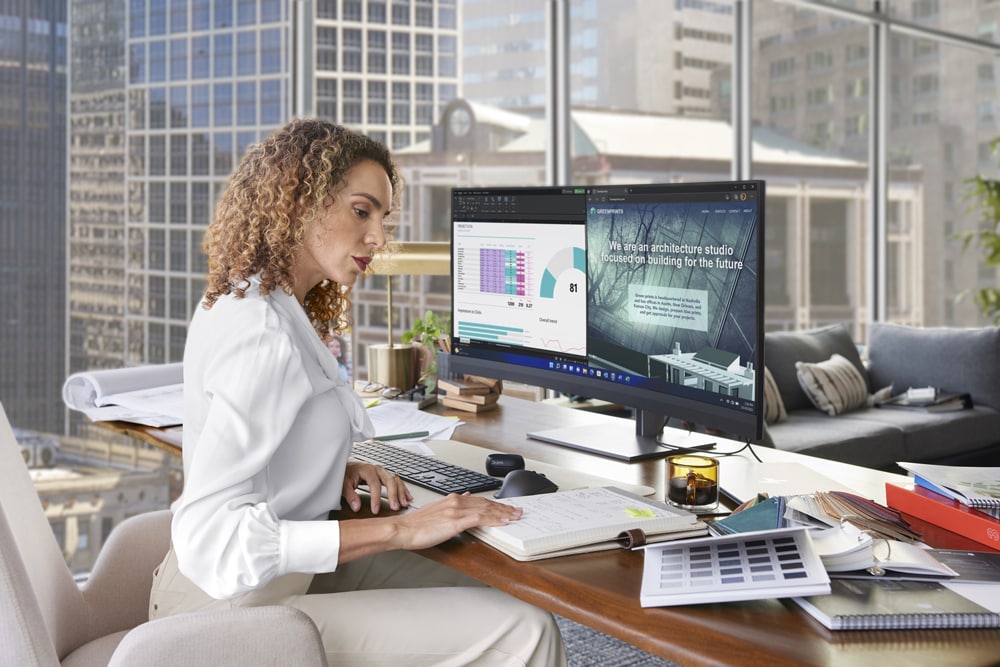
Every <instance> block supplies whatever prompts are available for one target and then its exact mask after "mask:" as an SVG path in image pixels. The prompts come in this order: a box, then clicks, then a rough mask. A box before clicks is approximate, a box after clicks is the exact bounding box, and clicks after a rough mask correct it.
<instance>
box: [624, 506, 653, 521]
mask: <svg viewBox="0 0 1000 667" xmlns="http://www.w3.org/2000/svg"><path fill="white" fill-rule="evenodd" d="M625 511H626V512H627V513H628V515H629V516H630V517H632V518H633V519H653V518H655V517H656V512H654V511H653V510H651V509H644V508H639V507H626V508H625Z"/></svg>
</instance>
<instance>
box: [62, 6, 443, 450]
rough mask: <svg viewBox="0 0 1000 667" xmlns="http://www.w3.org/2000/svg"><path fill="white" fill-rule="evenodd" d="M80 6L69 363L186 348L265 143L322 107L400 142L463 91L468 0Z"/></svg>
mask: <svg viewBox="0 0 1000 667" xmlns="http://www.w3.org/2000/svg"><path fill="white" fill-rule="evenodd" d="M70 20H71V26H72V35H73V39H72V41H71V59H72V62H73V78H72V82H71V88H70V102H69V104H70V120H71V131H70V151H69V160H70V164H71V167H70V171H71V178H70V205H69V216H70V233H69V248H70V252H69V258H68V266H69V297H70V301H69V335H70V337H71V344H70V345H69V346H68V349H69V354H70V355H71V357H70V361H69V369H68V370H69V372H70V373H72V372H76V371H79V370H84V369H99V368H113V367H119V366H122V365H125V366H131V365H137V364H142V363H163V362H171V361H179V360H180V359H181V357H182V354H183V348H184V341H185V338H186V333H187V323H188V320H189V319H190V317H191V313H192V312H193V310H194V308H195V307H196V304H197V302H198V300H199V298H200V296H201V293H202V291H203V289H204V275H205V273H206V271H207V265H206V264H205V260H204V257H203V255H202V254H201V251H200V244H201V239H202V235H203V230H204V227H205V226H206V225H207V224H208V221H209V220H210V218H211V215H212V208H213V206H214V202H215V200H216V198H217V196H218V194H219V193H220V192H221V190H222V188H223V187H224V186H225V182H226V179H227V178H228V176H229V174H230V173H231V171H232V170H233V168H234V167H235V165H236V163H237V161H238V160H239V158H240V156H241V155H242V154H243V153H244V152H245V151H246V149H247V147H248V146H249V145H250V144H252V143H254V142H256V141H258V140H259V139H261V138H262V137H264V136H266V135H267V134H269V133H270V132H271V131H273V130H274V129H276V128H277V127H280V126H281V125H283V124H284V123H285V122H286V121H287V120H288V119H289V118H291V117H292V116H293V115H314V114H315V115H319V116H321V117H324V118H328V119H330V120H332V121H335V122H339V123H342V124H345V125H347V126H349V127H352V128H354V129H357V130H359V131H362V132H365V133H368V134H370V135H372V136H374V137H375V138H377V139H379V140H381V141H383V142H385V143H387V144H388V145H390V146H392V147H394V148H400V147H403V146H406V145H409V144H411V143H413V142H415V141H420V140H423V139H426V138H427V136H428V135H429V131H430V126H431V124H432V123H433V120H434V118H435V117H436V116H437V114H438V112H439V109H440V107H441V106H443V105H444V104H445V103H447V102H448V101H449V100H451V99H452V98H454V97H455V96H456V93H457V87H458V77H459V74H460V72H459V62H458V31H457V22H458V17H457V5H456V2H455V0H434V1H433V2H430V1H424V0H421V1H417V2H405V3H400V2H392V3H388V2H375V1H369V2H361V1H360V0H354V1H352V0H316V1H315V2H288V1H286V0H261V1H260V2H256V1H255V2H233V1H232V0H229V1H225V2H217V1H209V0H184V1H180V0H178V1H174V2H169V3H168V2H163V1H160V0H143V1H131V2H126V1H125V0H115V1H113V2H108V1H105V0H74V1H73V2H72V3H71V15H70ZM51 375H52V376H54V377H65V374H63V373H52V374H51ZM72 423H73V428H72V429H71V432H73V433H80V432H82V431H83V430H89V431H90V432H91V433H94V430H93V428H92V427H90V425H88V424H86V423H85V421H84V420H82V419H80V418H79V416H78V415H73V416H72Z"/></svg>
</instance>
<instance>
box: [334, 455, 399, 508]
mask: <svg viewBox="0 0 1000 667" xmlns="http://www.w3.org/2000/svg"><path fill="white" fill-rule="evenodd" d="M362 484H367V485H368V491H369V493H370V495H371V510H372V514H378V511H379V509H380V508H381V507H382V489H383V488H384V489H385V491H386V500H387V501H388V502H389V507H390V508H391V509H393V510H398V509H400V508H403V507H409V506H410V501H411V500H413V496H412V495H410V491H409V489H407V488H406V484H405V483H404V482H403V480H401V479H400V478H399V475H394V474H392V473H390V472H389V471H388V470H386V469H385V468H383V467H382V466H379V465H373V464H371V463H361V462H360V461H348V462H347V468H346V470H345V471H344V490H343V495H344V500H346V501H347V504H348V505H349V506H350V507H351V509H352V510H354V511H355V512H357V511H358V510H360V509H361V498H360V496H358V487H359V486H361V485H362Z"/></svg>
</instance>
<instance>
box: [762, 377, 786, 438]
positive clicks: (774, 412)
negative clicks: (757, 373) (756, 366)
mask: <svg viewBox="0 0 1000 667" xmlns="http://www.w3.org/2000/svg"><path fill="white" fill-rule="evenodd" d="M786 419H788V412H787V411H786V410H785V404H784V402H783V401H782V400H781V394H780V393H778V383H776V382H775V381H774V374H773V373H771V371H770V370H769V369H768V367H767V366H764V421H765V422H766V423H768V424H776V423H777V422H783V421H785V420H786Z"/></svg>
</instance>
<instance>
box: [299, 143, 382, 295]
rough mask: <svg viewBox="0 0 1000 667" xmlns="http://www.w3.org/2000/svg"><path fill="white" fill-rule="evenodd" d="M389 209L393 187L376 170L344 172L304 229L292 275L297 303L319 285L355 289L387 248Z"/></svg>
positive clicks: (373, 166) (365, 164) (374, 166)
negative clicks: (341, 180) (377, 253)
mask: <svg viewBox="0 0 1000 667" xmlns="http://www.w3.org/2000/svg"><path fill="white" fill-rule="evenodd" d="M391 206H392V184H391V182H390V181H389V176H388V174H386V173H385V169H383V168H382V166H381V165H380V164H378V163H377V162H374V161H372V160H363V161H361V162H359V163H358V164H356V165H354V167H352V168H351V170H350V171H348V172H347V177H346V179H345V181H344V183H343V185H342V186H341V188H340V189H339V190H337V191H336V192H334V193H332V194H331V195H330V196H329V197H327V198H326V201H325V202H324V203H323V206H322V207H321V208H320V210H319V212H318V213H317V214H316V216H315V217H314V218H313V219H312V220H311V221H309V222H308V223H307V225H306V229H305V236H304V242H303V247H302V249H301V250H300V251H299V254H298V255H297V256H296V261H295V266H294V267H293V270H292V274H293V275H294V276H295V288H294V291H295V294H296V296H298V297H299V300H300V301H302V300H303V299H304V298H305V295H306V294H307V293H308V292H309V290H311V289H312V288H313V287H315V286H316V285H317V284H319V283H320V282H322V281H323V280H332V281H334V282H336V283H339V284H340V285H345V286H351V285H354V283H355V281H356V280H357V277H358V276H359V275H361V274H362V273H364V271H365V268H366V267H367V266H368V264H369V263H370V262H371V259H372V253H373V252H374V251H375V250H376V248H380V247H382V246H384V245H385V223H386V220H387V218H388V217H389V214H390V212H391Z"/></svg>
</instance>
